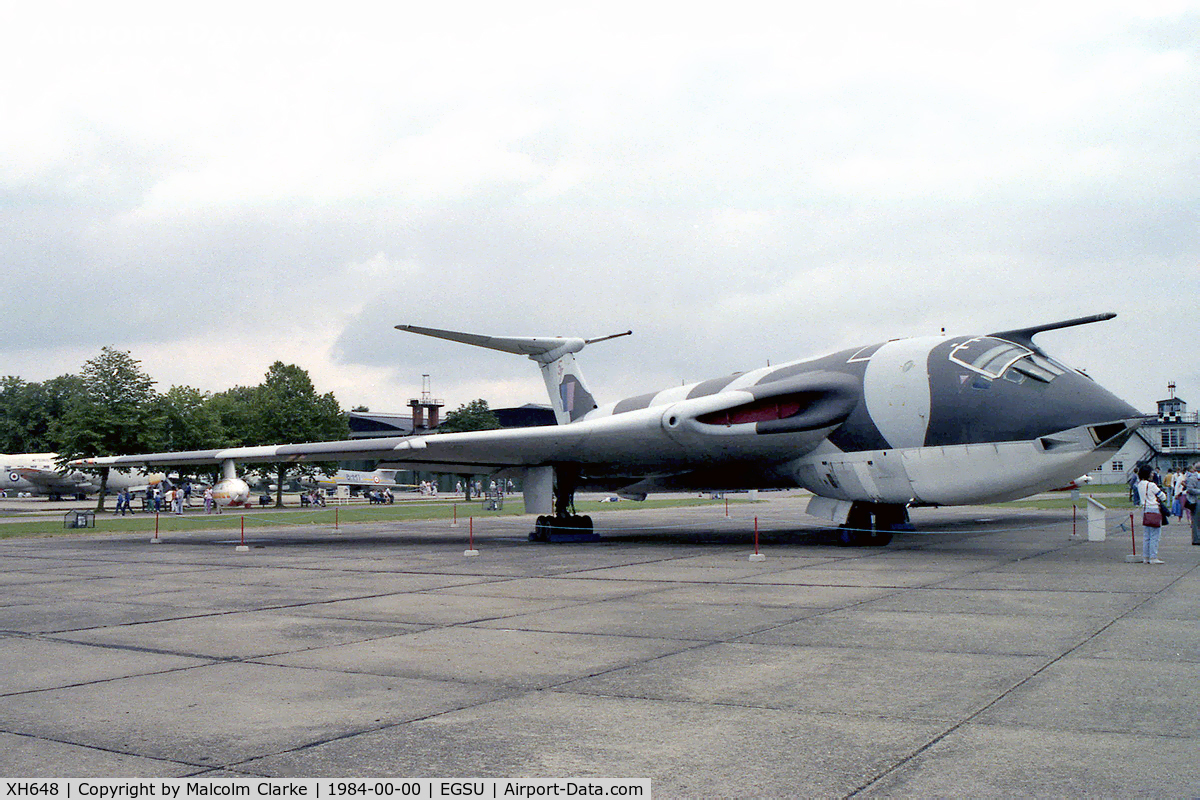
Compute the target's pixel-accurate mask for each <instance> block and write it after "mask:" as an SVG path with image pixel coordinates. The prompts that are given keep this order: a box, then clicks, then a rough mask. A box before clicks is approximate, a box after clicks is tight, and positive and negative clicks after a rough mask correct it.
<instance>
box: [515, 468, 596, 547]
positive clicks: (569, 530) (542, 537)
mask: <svg viewBox="0 0 1200 800" xmlns="http://www.w3.org/2000/svg"><path fill="white" fill-rule="evenodd" d="M554 478H555V487H554V488H555V492H554V514H552V515H546V516H540V517H538V518H537V520H536V522H535V523H534V526H533V533H531V534H529V541H531V542H598V541H600V534H598V533H596V531H595V530H593V528H592V518H591V517H589V516H587V515H586V514H585V515H582V516H580V515H579V514H576V513H575V489H576V488H578V486H579V467H578V466H575V465H560V466H557V467H555V469H554Z"/></svg>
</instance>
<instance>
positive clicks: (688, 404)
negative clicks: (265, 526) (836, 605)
mask: <svg viewBox="0 0 1200 800" xmlns="http://www.w3.org/2000/svg"><path fill="white" fill-rule="evenodd" d="M858 397H859V390H858V386H857V382H855V381H852V380H851V379H849V378H848V377H847V376H843V375H836V374H830V373H824V372H818V373H809V374H805V375H802V376H797V377H795V378H790V379H787V380H781V381H777V382H773V383H772V384H770V385H765V386H754V387H747V388H746V389H740V390H730V391H726V392H720V393H717V394H713V395H706V396H701V397H695V398H687V399H684V400H680V401H678V402H674V403H667V404H663V405H653V406H649V407H644V408H639V409H635V410H630V411H625V412H623V413H619V414H611V415H607V416H599V417H594V418H587V419H581V420H578V421H576V422H570V423H567V424H563V425H549V426H545V427H537V428H508V429H502V430H490V431H470V432H464V433H445V434H429V435H424V436H402V437H391V438H383V439H353V440H349V441H339V442H312V443H309V444H284V445H268V446H262V447H231V448H224V449H219V450H196V451H190V452H181V453H150V454H142V455H130V456H109V457H103V458H89V459H83V460H81V461H75V462H72V464H74V465H76V466H81V467H103V466H111V467H132V466H168V465H171V466H183V465H196V464H221V463H224V462H235V463H255V462H257V463H264V462H265V463H279V462H294V463H304V462H312V461H348V460H355V459H374V460H376V461H379V462H381V464H386V465H387V466H388V467H396V468H402V469H417V470H428V471H430V472H446V473H454V472H457V473H471V472H487V471H491V470H496V469H502V468H505V467H533V466H542V465H548V464H556V463H573V464H578V465H580V466H581V467H583V468H584V469H585V471H588V472H604V471H605V468H606V467H612V468H613V469H614V470H617V471H619V472H621V473H622V474H631V473H638V472H643V471H654V470H690V469H697V468H701V467H710V466H713V465H714V464H719V463H722V462H739V463H745V462H746V461H747V460H748V459H753V460H759V461H764V462H781V461H784V460H789V459H792V458H796V457H799V456H801V455H803V454H805V453H807V452H809V451H811V450H812V449H813V448H815V447H816V446H817V445H818V444H819V443H820V442H821V441H822V440H823V439H824V438H825V436H826V435H828V433H829V432H830V431H831V430H832V429H833V428H835V427H837V426H838V425H840V424H841V423H842V422H844V421H845V419H846V417H847V416H848V415H849V414H850V411H851V410H852V409H853V408H854V406H855V404H856V403H857V402H858Z"/></svg>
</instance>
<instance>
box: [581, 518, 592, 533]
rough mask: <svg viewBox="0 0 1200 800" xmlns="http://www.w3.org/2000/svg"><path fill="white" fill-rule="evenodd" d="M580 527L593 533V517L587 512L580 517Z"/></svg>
mask: <svg viewBox="0 0 1200 800" xmlns="http://www.w3.org/2000/svg"><path fill="white" fill-rule="evenodd" d="M579 527H580V528H582V529H583V530H585V531H587V532H588V533H591V532H592V530H593V529H592V518H591V517H589V516H587V515H586V514H585V515H583V516H582V517H579Z"/></svg>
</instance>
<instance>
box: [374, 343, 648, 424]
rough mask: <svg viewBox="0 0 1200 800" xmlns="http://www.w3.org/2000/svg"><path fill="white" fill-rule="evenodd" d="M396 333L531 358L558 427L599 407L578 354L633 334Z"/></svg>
mask: <svg viewBox="0 0 1200 800" xmlns="http://www.w3.org/2000/svg"><path fill="white" fill-rule="evenodd" d="M396 330H400V331H408V332H409V333H419V334H421V335H423V336H434V337H436V338H438V339H448V340H450V341H452V342H462V343H463V344H472V345H475V346H476V347H486V348H488V349H489V350H499V351H501V352H504V353H514V354H516V355H521V356H528V357H529V358H530V360H532V361H535V362H537V365H538V366H539V367H541V369H542V380H544V381H545V382H546V392H547V393H548V394H549V395H550V404H551V405H552V406H553V407H554V417H555V419H556V420H557V421H558V424H559V425H565V424H566V423H568V422H574V421H575V420H577V419H579V418H580V417H582V416H584V415H585V414H587V413H588V412H589V411H591V410H592V409H594V408H596V407H597V403H596V400H595V398H594V397H593V396H592V393H591V392H590V391H588V388H587V384H586V383H584V380H583V375H582V374H581V373H580V371H579V365H578V364H577V363H576V362H575V354H576V353H578V352H579V351H580V350H582V349H583V348H584V347H586V346H587V345H589V344H595V343H596V342H603V341H607V340H608V339H615V338H617V337H618V336H628V335H629V334H631V333H633V331H625V332H624V333H614V334H612V335H611V336H601V337H599V338H596V339H563V338H550V337H540V336H536V337H525V336H481V335H479V334H475V333H461V332H459V331H443V330H437V329H436V328H420V327H417V326H416V325H397V326H396Z"/></svg>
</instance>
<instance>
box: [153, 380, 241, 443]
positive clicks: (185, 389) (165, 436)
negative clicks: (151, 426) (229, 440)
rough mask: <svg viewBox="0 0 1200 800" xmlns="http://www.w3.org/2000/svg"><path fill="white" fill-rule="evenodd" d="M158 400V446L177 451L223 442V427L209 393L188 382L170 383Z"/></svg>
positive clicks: (224, 440) (224, 441)
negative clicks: (184, 383)
mask: <svg viewBox="0 0 1200 800" xmlns="http://www.w3.org/2000/svg"><path fill="white" fill-rule="evenodd" d="M158 402H159V407H160V410H161V412H162V419H163V426H162V439H161V441H160V442H159V445H158V446H159V447H160V448H161V449H163V450H168V451H171V452H181V451H185V450H208V449H211V448H215V447H223V446H225V444H226V439H225V431H224V428H223V427H222V425H221V417H220V416H219V414H218V413H217V409H216V407H215V406H214V405H213V403H212V395H210V394H208V393H207V392H202V391H200V390H199V389H193V388H192V387H191V386H172V387H171V389H170V391H168V392H167V393H166V394H164V395H162V396H160V397H159V398H158Z"/></svg>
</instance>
